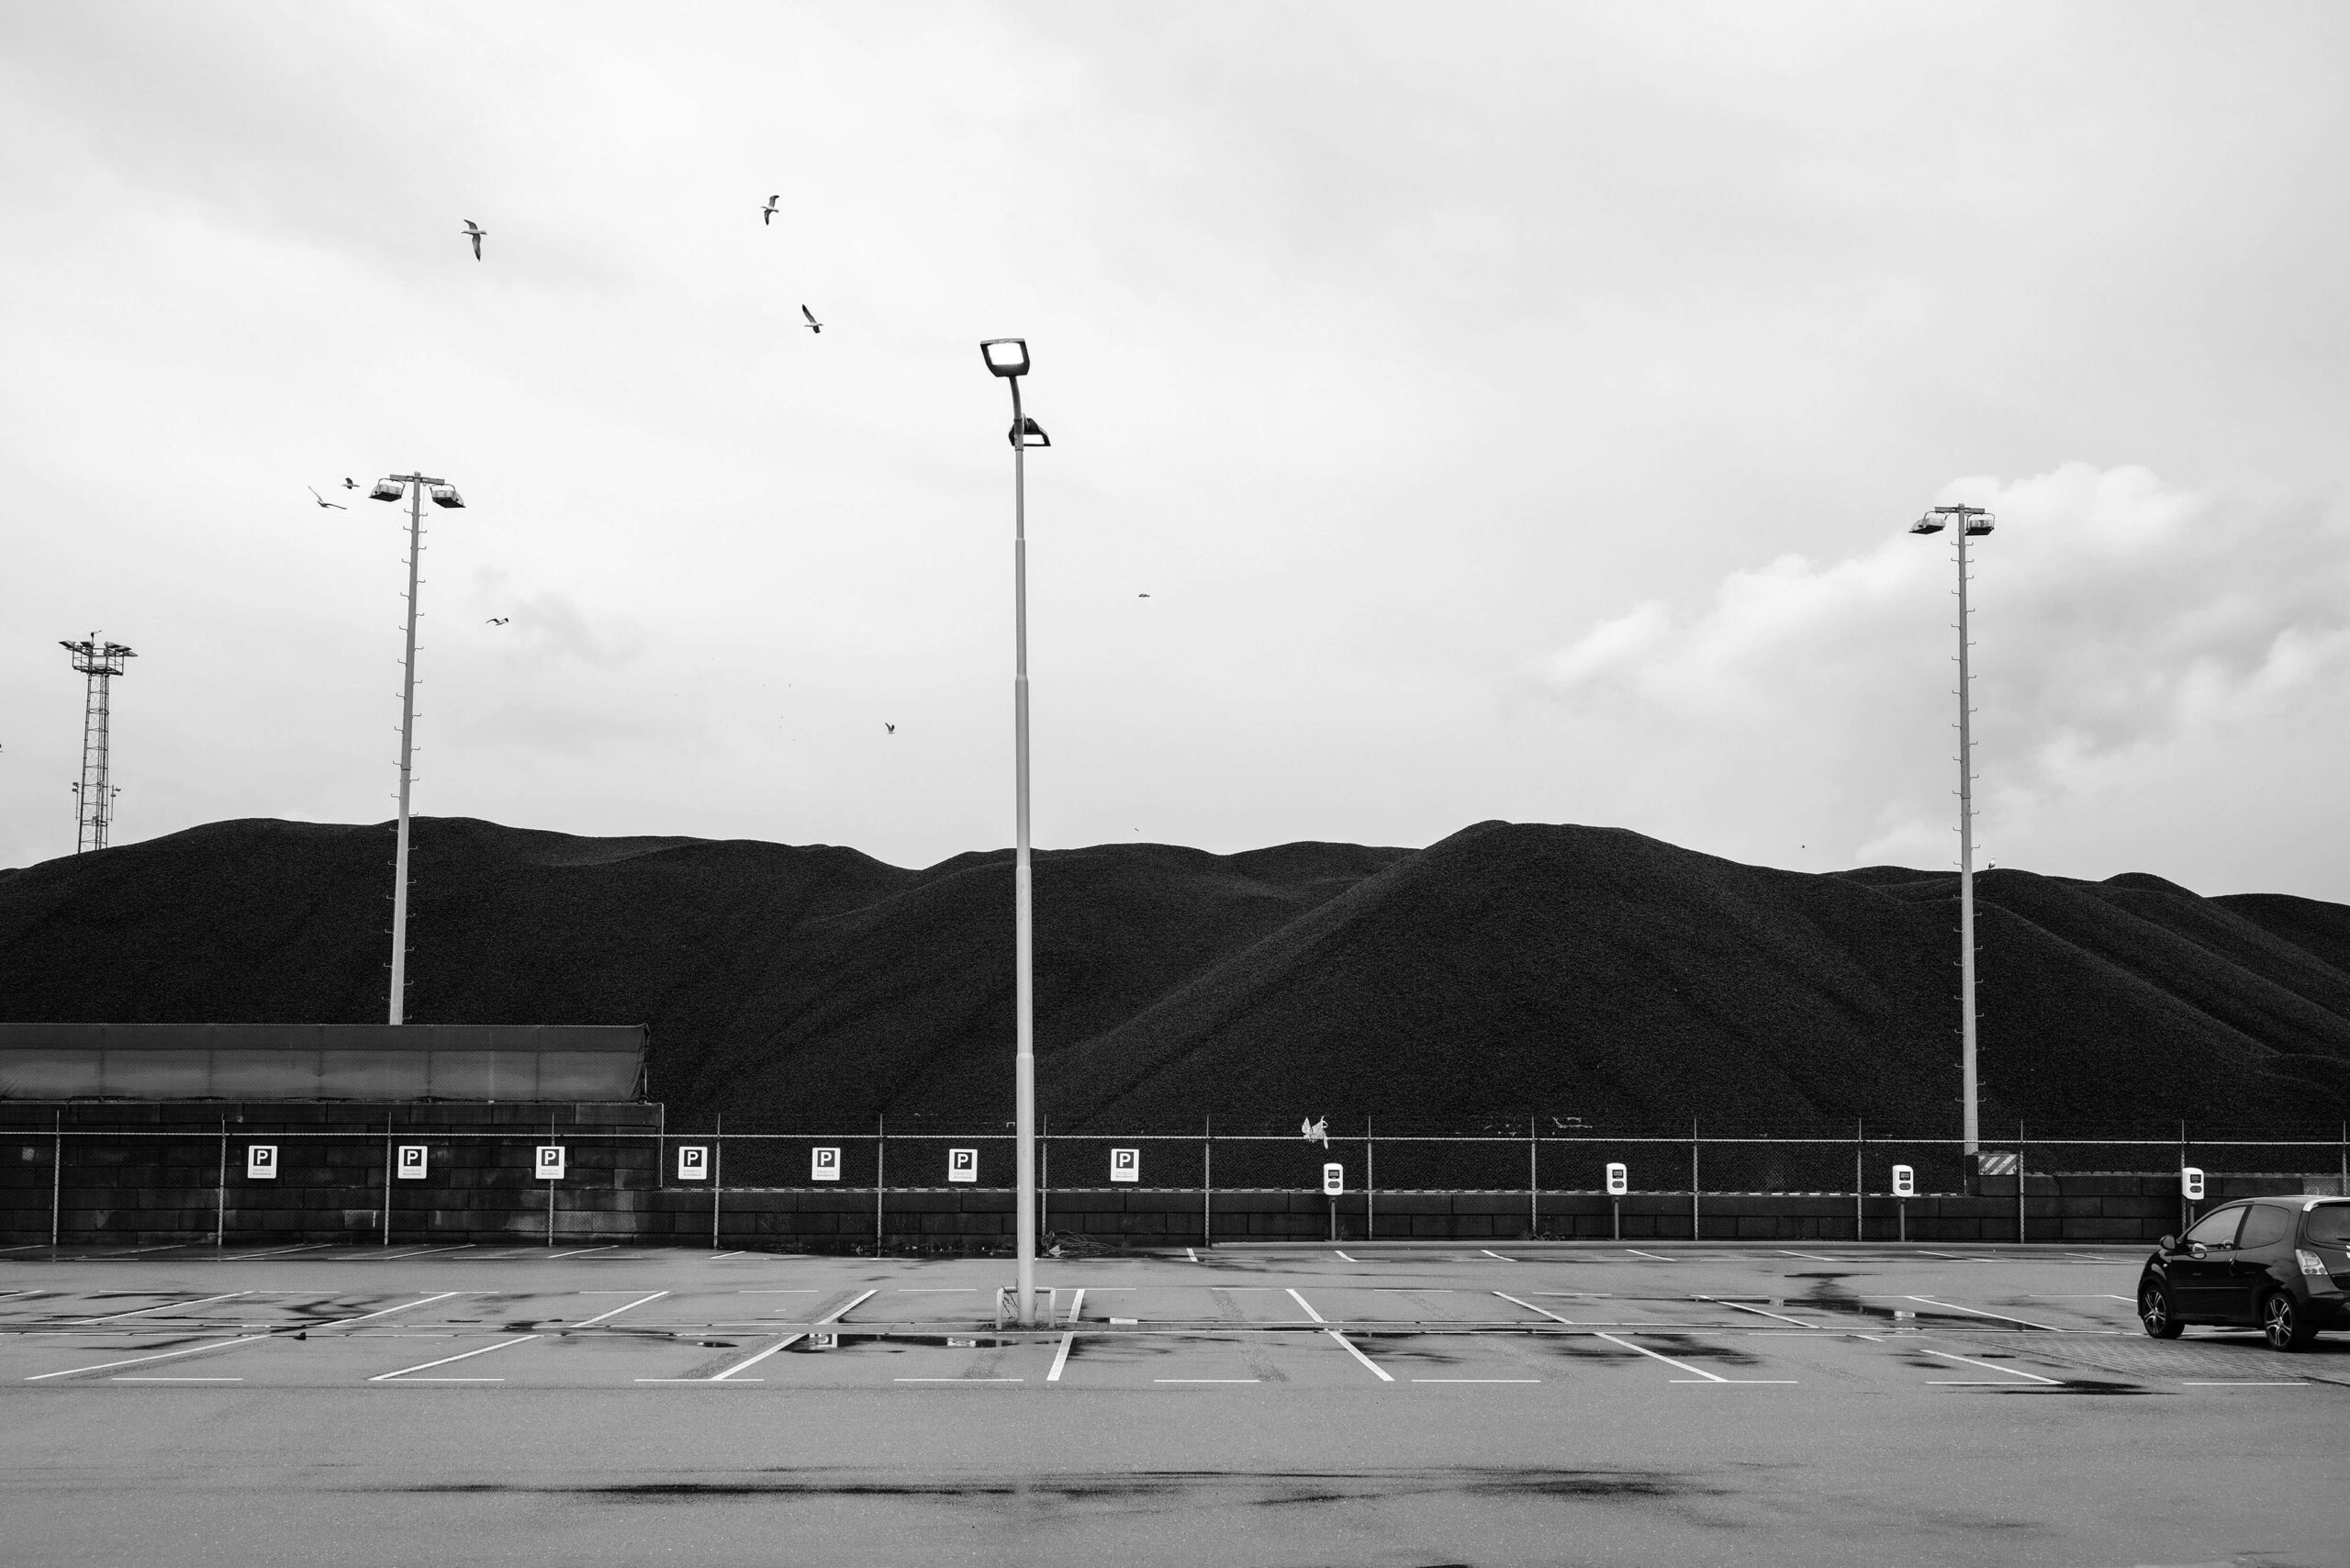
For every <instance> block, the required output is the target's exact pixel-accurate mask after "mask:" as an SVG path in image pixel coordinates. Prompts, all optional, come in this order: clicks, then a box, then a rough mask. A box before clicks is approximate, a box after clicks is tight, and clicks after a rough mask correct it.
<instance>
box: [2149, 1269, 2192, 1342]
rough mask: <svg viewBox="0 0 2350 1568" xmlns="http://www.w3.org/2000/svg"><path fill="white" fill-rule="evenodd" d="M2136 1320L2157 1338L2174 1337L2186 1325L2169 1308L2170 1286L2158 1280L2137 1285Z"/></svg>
mask: <svg viewBox="0 0 2350 1568" xmlns="http://www.w3.org/2000/svg"><path fill="white" fill-rule="evenodd" d="M2138 1321H2139V1322H2141V1323H2143V1324H2144V1325H2145V1326H2146V1332H2147V1333H2149V1334H2151V1335H2153V1336H2154V1338H2157V1339H2176V1338H2178V1337H2179V1335H2180V1334H2181V1333H2182V1332H2184V1331H2185V1329H2186V1327H2187V1325H2186V1324H2184V1323H2181V1322H2180V1321H2179V1320H2178V1315H2177V1313H2175V1312H2173V1311H2172V1310H2171V1309H2170V1287H2169V1286H2168V1285H2165V1284H2164V1283H2162V1282H2160V1281H2158V1280H2148V1281H2147V1282H2145V1283H2144V1284H2143V1285H2141V1286H2139V1287H2138Z"/></svg>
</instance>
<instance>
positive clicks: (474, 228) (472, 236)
mask: <svg viewBox="0 0 2350 1568" xmlns="http://www.w3.org/2000/svg"><path fill="white" fill-rule="evenodd" d="M488 232H489V230H487V229H484V228H483V227H482V226H481V225H480V224H478V223H476V222H475V221H474V220H473V219H472V218H466V219H465V237H466V238H467V239H469V240H471V241H473V242H474V260H475V261H480V260H481V241H482V237H483V236H484V235H486V234H487V233H488Z"/></svg>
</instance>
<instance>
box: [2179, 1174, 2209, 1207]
mask: <svg viewBox="0 0 2350 1568" xmlns="http://www.w3.org/2000/svg"><path fill="white" fill-rule="evenodd" d="M2178 1195H2179V1196H2180V1197H2182V1198H2185V1199H2186V1200H2187V1201H2188V1203H2190V1204H2199V1203H2201V1202H2202V1201H2203V1168H2202V1167H2201V1166H2199V1165H2187V1166H2181V1167H2180V1168H2179V1172H2178Z"/></svg>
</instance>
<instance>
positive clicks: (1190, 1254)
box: [1183, 1247, 1200, 1263]
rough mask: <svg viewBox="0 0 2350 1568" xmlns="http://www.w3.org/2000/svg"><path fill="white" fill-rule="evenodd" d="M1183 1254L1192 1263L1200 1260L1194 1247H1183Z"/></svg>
mask: <svg viewBox="0 0 2350 1568" xmlns="http://www.w3.org/2000/svg"><path fill="white" fill-rule="evenodd" d="M1183 1256H1184V1257H1186V1258H1189V1259H1190V1260H1192V1262H1194V1263H1196V1262H1198V1261H1199V1260H1200V1255H1199V1252H1198V1251H1197V1250H1196V1249H1192V1248H1190V1247H1186V1248H1184V1249H1183Z"/></svg>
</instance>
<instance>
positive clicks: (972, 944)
mask: <svg viewBox="0 0 2350 1568" xmlns="http://www.w3.org/2000/svg"><path fill="white" fill-rule="evenodd" d="M414 842H415V850H414V869H415V885H414V893H413V902H412V905H411V914H410V925H409V935H410V958H409V964H408V976H409V989H408V1017H409V1018H410V1020H412V1021H415V1022H420V1023H433V1022H446V1023H516V1024H520V1023H646V1024H649V1025H652V1030H653V1040H654V1059H653V1069H652V1072H653V1081H652V1089H653V1092H654V1094H655V1097H657V1098H660V1099H663V1100H666V1101H667V1102H668V1103H669V1104H670V1106H671V1108H672V1115H673V1118H676V1119H679V1120H681V1121H682V1122H686V1123H695V1122H698V1121H699V1119H700V1118H704V1117H707V1116H708V1115H711V1114H719V1113H723V1114H725V1115H726V1117H727V1118H728V1122H729V1125H730V1126H743V1127H746V1128H747V1127H750V1126H761V1125H764V1126H796V1127H822V1126H835V1127H839V1128H841V1129H843V1130H848V1129H852V1128H855V1127H859V1126H869V1125H870V1124H871V1123H872V1120H873V1118H874V1117H875V1116H876V1115H877V1114H885V1113H886V1114H887V1115H888V1116H889V1117H890V1121H891V1125H892V1126H893V1127H896V1126H921V1125H923V1123H924V1122H932V1123H934V1124H936V1125H938V1126H970V1127H977V1126H987V1125H990V1124H991V1123H993V1122H995V1121H999V1120H1002V1118H1004V1117H1007V1116H1008V1115H1009V1114H1010V1112H1011V1097H1010V1077H1011V1075H1010V1071H1009V1066H1010V1058H1011V1050H1012V1037H1013V991H1012V866H1011V856H1010V854H1009V852H1007V851H998V852H992V853H986V854H970V855H963V856H957V857H955V858H953V859H951V860H947V861H945V862H942V863H941V864H939V865H936V866H933V867H929V868H925V869H921V870H906V869H901V868H895V867H890V866H886V865H883V864H881V863H880V862H878V861H877V860H874V859H872V858H870V857H867V856H864V855H861V854H858V853H857V852H856V851H855V850H850V849H843V848H835V847H832V846H782V845H773V844H762V843H751V842H741V841H733V842H715V841H707V840H696V839H680V838H614V839H588V838H574V837H569V836H566V835H564V834H550V833H537V832H531V831H526V830H521V829H515V828H507V827H501V826H498V825H496V824H493V823H484V822H477V821H472V820H469V819H423V820H420V822H418V823H416V826H415V841H414ZM391 844H392V835H391V831H390V829H389V827H388V826H386V825H375V826H335V825H317V824H309V823H286V822H274V821H245V822H227V823H213V824H211V825H209V826H206V827H201V828H196V829H193V830H191V831H189V832H186V833H182V834H173V835H172V836H170V837H168V838H162V839H156V840H152V841H150V842H147V843H143V844H136V845H130V846H122V847H118V848H114V849H108V850H106V851H104V852H102V853H98V854H93V855H85V856H81V857H71V858H66V859H60V860H54V861H50V862H47V863H44V864H41V865H38V866H34V867H30V868H24V869H21V870H5V871H0V1019H6V1020H11V1021H113V1022H124V1023H136V1022H162V1021H205V1022H243V1021H277V1020H285V1021H308V1022H322V1023H365V1022H375V1021H378V1020H380V1019H381V1018H382V1017H383V1015H384V1014H383V1009H384V997H385V987H386V960H387V958H388V939H387V937H386V930H387V927H388V924H389V911H390V900H389V891H390V876H391V874H390V868H389V864H388V863H389V860H390V858H391ZM1035 880H1036V911H1037V913H1036V928H1037V938H1038V946H1037V1003H1036V1022H1037V1041H1038V1051H1039V1058H1040V1081H1041V1084H1042V1090H1041V1093H1042V1099H1043V1105H1044V1108H1045V1110H1046V1113H1047V1114H1049V1116H1050V1117H1051V1120H1052V1123H1053V1126H1054V1127H1055V1129H1056V1130H1057V1131H1069V1132H1078V1131H1084V1130H1087V1129H1089V1128H1098V1129H1102V1130H1116V1129H1131V1128H1164V1129H1167V1130H1169V1131H1177V1130H1186V1129H1192V1128H1197V1127H1200V1126H1203V1125H1204V1123H1205V1120H1206V1119H1207V1118H1209V1117H1214V1119H1215V1122H1216V1125H1217V1126H1218V1128H1219V1129H1220V1130H1225V1129H1229V1130H1231V1131H1241V1130H1248V1129H1252V1128H1253V1129H1257V1130H1263V1131H1268V1132H1270V1131H1274V1130H1278V1129H1282V1128H1286V1129H1288V1130H1291V1131H1293V1130H1294V1128H1295V1117H1296V1115H1297V1114H1299V1113H1300V1112H1301V1111H1303V1112H1305V1113H1308V1114H1329V1115H1331V1116H1332V1117H1333V1118H1334V1120H1333V1130H1337V1128H1338V1127H1339V1126H1342V1125H1351V1124H1350V1123H1349V1120H1348V1119H1349V1118H1359V1117H1360V1116H1363V1115H1371V1116H1374V1117H1377V1118H1380V1119H1381V1121H1382V1126H1392V1127H1393V1128H1394V1129H1395V1130H1396V1131H1398V1132H1401V1131H1404V1130H1405V1129H1407V1128H1408V1127H1411V1126H1427V1127H1429V1128H1431V1129H1433V1128H1435V1127H1437V1126H1445V1127H1448V1128H1469V1127H1475V1126H1495V1127H1500V1126H1505V1125H1513V1124H1512V1123H1511V1119H1512V1118H1516V1120H1515V1123H1514V1125H1516V1126H1521V1127H1522V1126H1524V1125H1525V1118H1526V1117H1527V1116H1529V1115H1531V1114H1536V1113H1541V1114H1544V1115H1546V1116H1550V1115H1556V1116H1560V1117H1562V1118H1563V1117H1580V1118H1582V1120H1583V1122H1584V1123H1585V1124H1586V1125H1590V1126H1600V1127H1605V1128H1608V1129H1614V1130H1626V1129H1632V1128H1657V1129H1664V1128H1670V1127H1686V1126H1688V1125H1689V1123H1690V1121H1691V1119H1692V1118H1700V1119H1702V1121H1703V1122H1704V1124H1705V1126H1707V1129H1708V1130H1709V1131H1720V1132H1728V1131H1730V1130H1733V1129H1735V1128H1738V1127H1740V1126H1747V1127H1754V1128H1757V1129H1762V1128H1771V1129H1776V1130H1788V1129H1795V1128H1802V1127H1810V1126H1818V1127H1820V1128H1823V1129H1825V1128H1841V1129H1842V1130H1844V1131H1846V1132H1849V1131H1850V1129H1851V1127H1852V1123H1853V1122H1854V1121H1855V1120H1856V1119H1861V1120H1865V1121H1866V1122H1867V1123H1869V1124H1870V1125H1872V1126H1884V1127H1902V1128H1910V1129H1925V1128H1935V1129H1946V1128H1947V1127H1949V1126H1951V1125H1953V1123H1954V1121H1955V1114H1956V1113H1955V1097H1956V1093H1957V1072H1956V1058H1957V1052H1958V1047H1957V1040H1956V1036H1955V1033H1954V1028H1955V1025H1956V1023H1957V1016H1958V1014H1957V1003H1956V1001H1955V993H1956V990H1957V976H1956V969H1955V957H1956V939H1955V935H1954V929H1955V925H1956V917H1957V916H1956V912H1957V885H1956V878H1955V877H1954V876H1953V875H1952V874H1950V873H1928V872H1921V871H1908V870H1901V869H1897V868H1869V869H1864V870H1856V871H1849V872H1843V873H1838V874H1832V875H1825V876H1819V875H1808V874H1804V873H1799V872H1791V871H1779V870H1772V869H1767V868H1758V867H1751V866H1741V865H1738V864H1736V863H1734V862H1730V861H1727V860H1721V859H1717V858H1715V857H1711V856H1706V855H1699V854H1695V853H1693V852H1691V851H1688V850H1684V849H1679V848H1675V847H1674V846H1671V845H1668V844H1663V843H1661V842H1659V841H1657V840H1654V839H1650V838H1644V837H1642V836H1640V835H1639V834H1633V833H1628V832H1624V831H1621V830H1616V829H1603V828H1585V827H1572V826H1546V825H1535V824H1524V823H1479V824H1478V825H1476V826H1473V827H1470V828H1467V829H1464V830H1462V831H1461V832H1460V833H1458V834H1453V835H1452V836H1451V837H1450V838H1448V839H1445V840H1444V841H1442V842H1441V843H1438V844H1436V845H1432V846H1429V847H1427V848H1426V849H1423V850H1407V849H1393V848H1369V847H1363V846H1355V845H1339V844H1292V845H1283V846H1277V847H1275V848H1270V849H1262V850H1255V851H1251V852H1249V853H1247V854H1241V855H1229V856H1218V855H1210V854H1206V853H1204V852H1202V851H1199V850H1192V849H1183V848H1179V847H1174V846H1164V845H1112V846H1102V847H1098V848H1091V849H1078V850H1062V851H1053V852H1049V853H1045V854H1042V855H1039V856H1038V857H1037V860H1036V868H1035ZM1977 897H1978V909H1979V914H1980V937H1981V952H1982V958H1981V975H1982V991H1981V1006H1982V1018H1983V1023H1982V1071H1983V1081H1984V1121H1985V1126H1986V1131H1988V1132H2000V1131H2002V1130H2003V1129H2007V1128H2011V1127H2013V1126H2014V1125H2015V1124H2016V1122H2017V1121H2018V1120H2019V1119H2026V1120H2028V1121H2029V1122H2030V1123H2031V1125H2032V1126H2033V1128H2034V1130H2035V1131H2036V1132H2037V1133H2039V1134H2041V1135H2042V1136H2053V1135H2056V1134H2059V1133H2063V1132H2065V1131H2071V1130H2077V1131H2082V1132H2087V1131H2096V1132H2100V1133H2106V1134H2113V1133H2120V1132H2125V1131H2132V1130H2136V1131H2144V1132H2147V1133H2149V1134H2150V1135H2151V1136H2162V1135H2163V1133H2164V1131H2165V1129H2175V1127H2176V1125H2177V1120H2178V1119H2179V1118H2182V1117H2183V1118H2188V1119H2191V1120H2192V1121H2193V1122H2194V1123H2195V1124H2196V1125H2197V1127H2198V1130H2199V1131H2200V1132H2202V1133H2204V1134H2205V1135H2206V1136H2210V1135H2211V1133H2212V1130H2213V1129H2214V1128H2215V1127H2217V1126H2222V1125H2224V1126H2233V1127H2239V1128H2246V1129H2254V1130H2258V1129H2262V1128H2268V1127H2274V1128H2279V1129H2284V1128H2289V1129H2290V1130H2292V1131H2293V1132H2295V1133H2296V1134H2308V1133H2312V1132H2314V1131H2318V1130H2324V1131H2327V1132H2328V1133H2329V1134H2330V1131H2331V1128H2332V1126H2333V1124H2334V1122H2335V1121H2336V1120H2337V1119H2338V1118H2340V1117H2341V1116H2342V1115H2344V1114H2345V1111H2350V908H2344V907H2343V906H2339V905H2334V904H2326V903H2320V902H2313V901H2310V900H2304V899H2295V898H2287V897H2281V896H2275V895H2245V896H2238V897H2225V898H2210V899H2206V898H2200V897H2198V896H2197V895H2195V894H2193V893H2190V892H2188V891H2187V890H2185V889H2182V888H2178V887H2176V886H2174V885H2172V884H2170V883H2167V882H2165V881H2162V880H2161V879H2157V878H2154V877H2150V876H2143V875H2131V876H2124V877H2117V878H2114V879H2110V880H2108V881H2104V882H2095V883H2091V882H2081V881H2074V880H2067V879H2058V878H2049V877H2039V876H2034V875H2032V874H2031V873H2029V872H2024V871H2018V870H2011V869H2000V870H1997V871H1991V872H1987V873H1986V874H1984V875H1983V876H1981V877H1980V878H1979V879H1977Z"/></svg>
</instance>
